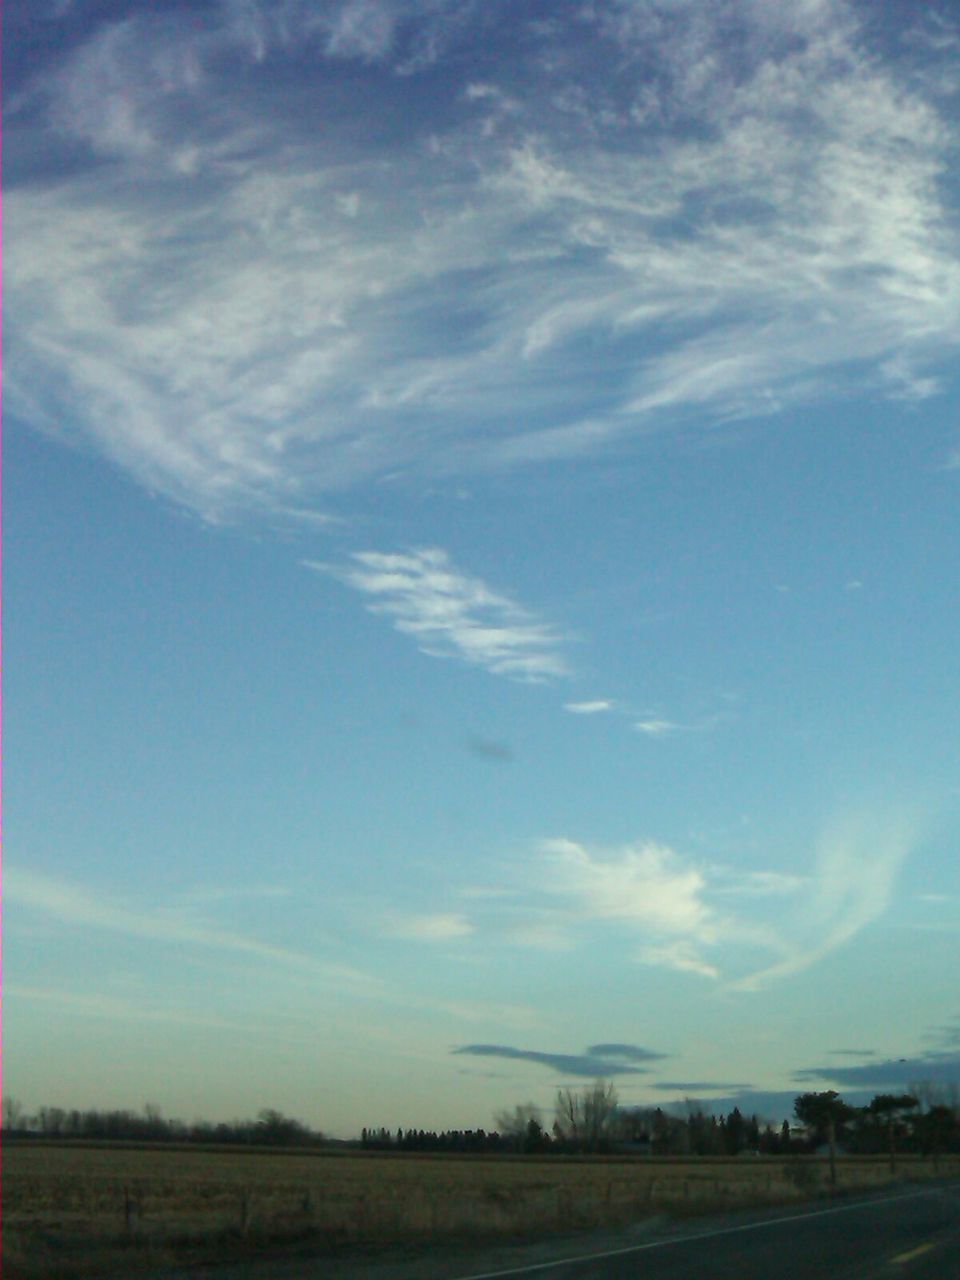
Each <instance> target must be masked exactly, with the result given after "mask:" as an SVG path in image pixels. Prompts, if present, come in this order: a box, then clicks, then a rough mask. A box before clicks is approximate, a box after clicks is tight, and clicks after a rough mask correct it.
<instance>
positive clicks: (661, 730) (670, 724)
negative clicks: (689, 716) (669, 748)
mask: <svg viewBox="0 0 960 1280" xmlns="http://www.w3.org/2000/svg"><path fill="white" fill-rule="evenodd" d="M633 727H634V728H635V729H636V730H637V732H638V733H645V734H646V735H647V736H648V737H650V738H662V737H663V736H664V735H665V734H668V733H676V732H677V731H678V730H679V729H682V728H683V727H684V726H683V725H680V724H676V723H675V721H673V720H663V719H661V718H660V717H659V716H651V717H649V719H646V720H638V721H637V722H636V723H635V724H634V726H633Z"/></svg>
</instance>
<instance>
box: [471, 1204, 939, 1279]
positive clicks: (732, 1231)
mask: <svg viewBox="0 0 960 1280" xmlns="http://www.w3.org/2000/svg"><path fill="white" fill-rule="evenodd" d="M939 1190H940V1188H939V1187H930V1188H925V1189H924V1190H922V1191H908V1192H907V1193H906V1195H901V1196H884V1198H883V1199H882V1200H858V1201H857V1202H856V1204H839V1205H834V1206H833V1207H832V1208H830V1209H815V1210H814V1211H813V1213H790V1214H786V1215H785V1216H784V1217H782V1218H767V1219H765V1220H764V1221H763V1222H746V1223H744V1224H743V1225H742V1226H739V1227H720V1228H719V1229H718V1230H716V1231H701V1232H700V1233H699V1234H698V1235H693V1236H672V1237H670V1238H669V1239H667V1240H649V1241H647V1243H646V1244H631V1245H628V1246H627V1247H626V1248H625V1249H607V1250H605V1251H604V1252H603V1253H582V1254H580V1255H579V1256H576V1255H575V1256H573V1257H570V1258H555V1259H554V1260H553V1261H552V1262H533V1263H530V1264H529V1265H528V1266H525V1267H509V1268H507V1270H506V1271H481V1272H477V1273H476V1274H475V1275H471V1276H459V1277H458V1278H457V1280H500V1278H501V1277H502V1276H529V1275H533V1273H534V1272H535V1271H549V1270H550V1268H551V1267H565V1266H568V1265H569V1264H570V1263H573V1262H599V1261H600V1260H601V1259H602V1258H622V1257H623V1256H624V1254H627V1253H642V1252H643V1251H644V1250H646V1249H665V1248H667V1246H668V1245H672V1244H690V1243H692V1242H693V1241H695V1240H713V1239H714V1238H715V1237H716V1236H732V1235H736V1233H737V1232H739V1231H761V1230H762V1229H763V1228H764V1227H778V1226H780V1225H781V1224H782V1223H784V1222H808V1221H809V1220H810V1219H811V1218H826V1217H827V1216H828V1215H829V1214H832V1213H851V1212H852V1211H853V1210H854V1209H871V1208H872V1207H873V1206H874V1205H875V1204H876V1205H880V1204H895V1203H896V1202H897V1201H898V1200H915V1199H916V1198H917V1197H918V1196H930V1195H934V1194H936V1192H937V1191H939Z"/></svg>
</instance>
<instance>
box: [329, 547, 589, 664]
mask: <svg viewBox="0 0 960 1280" xmlns="http://www.w3.org/2000/svg"><path fill="white" fill-rule="evenodd" d="M304 564H305V565H306V567H307V568H310V569H314V570H316V571H318V572H322V573H329V574H331V575H332V576H334V577H336V578H338V579H339V580H340V581H342V582H345V583H346V584H347V585H348V586H351V587H353V588H354V589H355V590H357V591H359V592H361V593H362V594H363V595H365V596H369V597H372V603H370V604H368V605H367V608H368V609H369V610H370V612H371V613H377V614H382V615H383V616H385V617H388V618H390V619H391V620H392V622H393V625H394V627H395V628H396V630H397V631H400V632H402V633H403V634H404V635H408V636H411V637H412V638H413V639H414V640H415V642H416V644H417V647H418V648H419V649H420V650H421V651H422V652H423V653H428V654H431V655H432V656H435V657H457V658H460V659H462V660H463V661H465V662H468V663H470V664H472V665H474V666H479V667H483V668H484V669H485V670H487V671H490V672H493V673H494V674H495V675H503V676H509V677H511V678H513V679H517V680H534V681H536V680H546V679H550V678H552V677H555V676H562V675H565V674H566V673H567V666H566V663H565V662H564V660H563V658H562V656H561V654H560V652H559V650H560V646H561V642H562V637H561V636H560V635H559V634H558V633H557V631H556V630H555V629H554V628H553V627H551V626H549V625H548V624H547V623H544V622H540V621H538V620H537V619H536V618H535V617H534V616H533V615H532V614H531V613H529V612H528V611H527V610H526V609H523V608H521V607H520V606H519V605H518V604H515V603H514V601H512V600H510V599H509V598H508V597H507V596H504V595H501V594H500V593H498V592H496V591H493V590H492V589H491V588H490V587H488V586H487V584H486V583H485V582H483V581H481V579H479V578H474V577H470V576H468V575H467V574H464V573H461V572H460V571H459V570H457V569H456V568H455V567H454V566H453V565H452V564H451V562H450V558H449V556H448V555H447V553H446V552H445V551H443V550H441V549H440V548H437V547H426V548H421V549H418V550H413V551H409V552H405V553H402V554H399V553H388V552H380V551H357V552H354V553H353V555H352V556H351V559H350V563H349V564H348V565H343V566H335V565H328V564H323V563H320V562H318V561H305V562H304Z"/></svg>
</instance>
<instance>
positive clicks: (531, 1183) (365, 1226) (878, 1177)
mask: <svg viewBox="0 0 960 1280" xmlns="http://www.w3.org/2000/svg"><path fill="white" fill-rule="evenodd" d="M937 1172H939V1173H940V1174H950V1173H952V1174H954V1175H956V1174H958V1173H960V1157H958V1156H952V1157H944V1158H942V1159H941V1160H940V1162H939V1169H938V1170H937V1169H935V1168H934V1166H933V1162H932V1161H930V1160H922V1159H920V1158H919V1157H901V1159H900V1161H899V1168H898V1173H897V1176H904V1177H909V1178H911V1179H912V1178H921V1177H930V1176H934V1175H935V1174H936V1173H937ZM890 1177H891V1174H890V1171H889V1168H888V1166H887V1162H886V1160H882V1159H877V1158H872V1157H871V1158H867V1157H853V1158H846V1159H842V1160H840V1161H838V1181H839V1186H840V1188H841V1189H844V1188H846V1189H854V1188H863V1187H874V1186H877V1185H880V1184H882V1183H883V1182H885V1181H887V1180H889V1179H890ZM827 1179H828V1169H827V1165H826V1162H825V1161H824V1160H821V1159H817V1158H815V1157H804V1156H800V1157H791V1158H787V1159H781V1158H776V1157H753V1158H751V1157H740V1158H738V1159H736V1160H730V1159H721V1158H714V1157H705V1158H698V1159H680V1158H666V1159H651V1158H649V1157H647V1158H644V1157H626V1156H625V1157H613V1156H611V1157H580V1158H575V1157H556V1156H554V1157H546V1158H544V1157H502V1156H449V1155H439V1156H434V1155H417V1154H408V1155H382V1154H373V1153H369V1154H368V1153H363V1154H361V1153H348V1154H345V1153H341V1152H329V1153H328V1152H316V1153H302V1154H293V1153H289V1152H254V1151H242V1152H238V1151H236V1150H212V1149H209V1148H208V1149H202V1150H197V1149H182V1148H180V1149H171V1148H169V1147H155V1148H142V1147H139V1148H138V1147H124V1146H75V1145H66V1144H62V1145H48V1144H44V1145H36V1144H19V1143H13V1142H11V1143H7V1144H5V1146H4V1151H3V1228H4V1231H3V1255H4V1275H5V1276H7V1277H8V1280H20V1278H26V1277H29V1280H39V1278H40V1277H50V1278H54V1277H56V1278H58V1280H68V1278H69V1277H80V1276H83V1277H85V1278H86V1277H89V1276H92V1275H100V1274H104V1275H107V1274H115V1275H116V1274H123V1275H133V1274H134V1273H136V1272H138V1271H140V1272H142V1271H145V1270H148V1269H150V1268H152V1267H160V1266H162V1265H166V1264H171V1263H173V1262H199V1261H202V1260H212V1259H227V1258H239V1257H249V1256H250V1255H251V1254H256V1253H260V1252H264V1253H269V1252H277V1251H280V1250H289V1249H291V1248H298V1249H302V1250H305V1251H310V1252H314V1253H322V1252H324V1251H327V1252H337V1251H342V1250H343V1249H345V1248H350V1247H357V1246H387V1245H391V1244H396V1243H400V1242H405V1241H411V1240H424V1239H429V1240H432V1241H449V1240H464V1239H478V1240H479V1239H487V1240H489V1239H492V1238H500V1239H505V1238H522V1237H535V1236H537V1235H543V1234H545V1233H549V1232H551V1231H557V1230H558V1229H559V1230H564V1231H569V1230H570V1229H571V1228H576V1227H584V1228H585V1227H594V1226H602V1225H616V1224H621V1223H625V1222H630V1221H637V1220H638V1219H640V1218H642V1217H644V1216H646V1215H649V1214H652V1213H663V1212H668V1213H696V1212H707V1211H712V1210H715V1209H722V1208H729V1207H735V1206H740V1205H747V1204H762V1203H775V1202H786V1201H790V1200H796V1199H800V1198H804V1197H808V1196H811V1195H815V1194H818V1193H819V1192H822V1191H825V1190H827V1189H828V1182H827Z"/></svg>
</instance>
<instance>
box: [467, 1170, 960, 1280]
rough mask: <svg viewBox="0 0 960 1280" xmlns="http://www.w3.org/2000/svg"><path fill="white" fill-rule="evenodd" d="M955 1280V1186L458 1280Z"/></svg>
mask: <svg viewBox="0 0 960 1280" xmlns="http://www.w3.org/2000/svg"><path fill="white" fill-rule="evenodd" d="M495 1277H496V1278H497V1280H511V1278H512V1277H516V1280H522V1278H524V1277H527V1278H529V1280H587V1278H588V1277H589V1278H590V1280H624V1278H625V1277H631V1280H638V1278H640V1280H721V1278H722V1280H774V1278H777V1277H785V1278H786V1280H899V1278H900V1277H902V1278H903V1280H960V1184H957V1183H953V1184H951V1185H947V1186H944V1185H942V1184H941V1185H939V1186H936V1187H927V1188H922V1189H921V1188H904V1189H902V1190H900V1191H898V1192H894V1193H892V1194H891V1193H888V1194H886V1195H883V1196H878V1197H872V1198H870V1199H864V1200H860V1201H857V1202H855V1203H850V1202H845V1203H842V1204H834V1205H823V1204H820V1205H819V1206H809V1207H808V1208H806V1209H800V1210H796V1211H791V1212H790V1213H780V1214H766V1215H764V1216H757V1217H754V1218H753V1219H748V1220H746V1221H740V1222H737V1223H734V1224H728V1225H721V1224H719V1223H715V1224H714V1225H712V1226H711V1225H708V1224H707V1223H706V1222H702V1223H701V1224H700V1226H699V1229H698V1228H697V1227H696V1226H695V1225H692V1224H691V1225H689V1226H688V1229H687V1230H686V1231H685V1232H684V1233H683V1234H675V1235H674V1236H672V1237H670V1236H668V1237H667V1238H663V1239H652V1240H648V1241H645V1242H643V1243H641V1244H637V1245H635V1246H632V1247H629V1248H627V1249H621V1250H616V1251H613V1252H606V1253H603V1252H601V1253H597V1254H594V1255H593V1256H587V1257H580V1258H577V1259H568V1260H563V1261H559V1260H554V1261H552V1262H548V1263H538V1264H534V1265H533V1266H521V1267H514V1268H509V1269H507V1270H497V1271H485V1272H473V1273H472V1274H470V1275H466V1274H464V1273H461V1277H460V1278H459V1280H494V1278H495Z"/></svg>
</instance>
